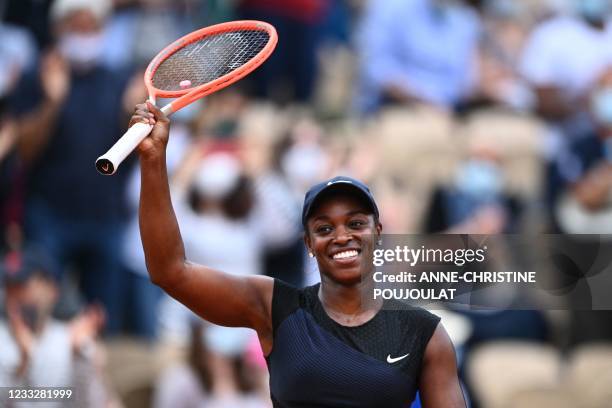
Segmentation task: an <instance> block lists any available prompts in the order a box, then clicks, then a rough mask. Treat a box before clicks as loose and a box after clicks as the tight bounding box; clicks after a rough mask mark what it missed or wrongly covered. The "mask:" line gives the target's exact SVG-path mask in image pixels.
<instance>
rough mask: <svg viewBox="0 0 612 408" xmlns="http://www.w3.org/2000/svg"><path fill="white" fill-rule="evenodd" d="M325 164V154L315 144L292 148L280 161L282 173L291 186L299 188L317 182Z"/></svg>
mask: <svg viewBox="0 0 612 408" xmlns="http://www.w3.org/2000/svg"><path fill="white" fill-rule="evenodd" d="M326 164H327V157H326V155H325V152H324V151H323V149H321V148H320V147H319V146H318V145H315V144H312V145H295V146H292V147H290V148H289V150H287V152H286V153H285V155H284V156H283V158H282V159H281V168H282V170H283V172H284V173H285V174H286V175H287V178H288V179H289V181H290V182H291V183H292V184H295V185H299V186H303V185H308V184H312V182H313V180H317V178H318V177H319V176H320V174H321V169H323V168H325V166H326Z"/></svg>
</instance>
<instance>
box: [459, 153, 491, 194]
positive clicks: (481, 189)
mask: <svg viewBox="0 0 612 408" xmlns="http://www.w3.org/2000/svg"><path fill="white" fill-rule="evenodd" d="M502 183H503V177H502V174H501V170H500V169H499V167H498V166H497V164H495V163H494V162H491V161H489V160H481V159H472V160H469V161H467V162H466V163H465V164H463V165H462V166H461V167H460V169H459V172H458V174H457V178H456V186H457V189H458V190H459V191H461V192H462V193H465V194H468V195H471V196H473V197H478V198H480V199H483V200H489V199H492V198H494V197H496V196H497V195H498V194H499V193H500V192H501V190H502Z"/></svg>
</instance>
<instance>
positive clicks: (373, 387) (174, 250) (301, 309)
mask: <svg viewBox="0 0 612 408" xmlns="http://www.w3.org/2000/svg"><path fill="white" fill-rule="evenodd" d="M138 122H144V123H149V124H151V125H154V127H153V131H152V133H151V135H150V137H148V138H146V139H145V140H144V141H143V142H142V143H141V144H140V145H139V146H138V152H139V155H140V165H141V170H142V187H141V193H140V215H139V216H140V231H141V235H142V242H143V246H144V250H145V255H146V261H147V268H148V270H149V274H150V276H151V280H152V281H153V282H154V283H156V284H157V285H159V286H161V287H162V288H163V289H164V290H165V291H166V292H168V293H169V294H170V295H171V296H173V297H174V298H176V299H177V300H179V301H180V302H182V303H183V304H184V305H186V306H187V307H189V308H190V309H191V310H193V311H194V312H195V313H197V314H198V315H200V316H201V317H203V318H204V319H206V320H208V321H210V322H213V323H215V324H219V325H224V326H236V327H250V328H253V329H254V330H256V331H257V334H258V336H259V340H260V342H261V346H262V349H263V352H264V354H265V355H266V359H267V362H268V368H269V371H270V390H271V394H272V400H273V402H274V406H275V407H309V408H312V407H386V408H389V407H409V406H410V403H411V402H412V401H413V399H414V398H415V394H416V391H417V390H418V391H419V392H420V397H421V401H422V404H423V406H425V407H433V408H451V407H453V408H454V407H465V402H464V399H463V394H462V392H461V388H460V386H459V381H458V378H457V367H456V363H455V353H454V350H453V347H452V344H451V342H450V340H449V338H448V335H447V334H446V332H445V330H444V328H443V327H442V326H441V325H440V324H439V318H437V317H436V316H434V315H433V314H431V313H429V312H427V311H425V310H422V309H417V308H414V309H409V310H388V309H387V308H383V307H382V306H383V305H382V304H381V303H378V302H374V301H372V302H366V301H363V299H364V297H362V293H363V292H362V291H363V290H364V289H366V288H365V287H364V285H367V284H368V283H367V282H369V281H371V279H367V278H369V276H366V275H368V274H371V273H372V272H373V266H372V262H371V260H372V258H371V255H372V251H373V248H374V246H375V244H376V242H375V240H376V237H377V236H380V234H381V232H382V226H381V224H380V223H379V221H378V209H377V207H376V203H375V202H374V199H373V197H372V195H371V194H370V191H369V189H368V188H367V187H366V186H365V185H363V184H362V183H360V182H359V181H357V180H353V179H348V178H335V179H332V180H330V181H329V182H327V183H322V184H319V185H316V186H314V187H313V188H312V189H311V190H310V191H309V192H308V193H307V194H306V198H305V200H304V209H303V214H302V222H303V224H304V233H305V234H304V237H305V243H306V245H307V247H308V250H309V252H310V253H311V254H312V256H315V257H316V259H317V263H318V265H319V270H320V271H321V284H319V285H315V286H311V287H307V288H305V289H297V288H293V287H291V286H289V285H287V284H285V283H283V282H282V281H279V280H274V279H271V278H267V277H263V276H235V275H229V274H226V273H223V272H220V271H216V270H212V269H210V268H207V267H205V266H201V265H196V264H193V263H190V262H188V261H187V260H186V259H185V251H184V248H183V242H182V240H181V235H180V231H179V227H178V224H177V221H176V217H175V215H174V212H173V209H172V204H171V201H170V191H169V186H168V178H167V174H166V158H165V153H166V144H167V141H168V131H169V121H168V119H167V118H166V117H165V116H164V114H163V113H162V112H161V111H160V110H158V109H157V108H156V107H155V106H153V105H151V104H149V103H147V104H146V105H145V104H143V105H138V106H137V107H136V112H135V114H134V116H133V117H132V121H131V123H130V125H132V124H134V123H138ZM202 234H206V231H202Z"/></svg>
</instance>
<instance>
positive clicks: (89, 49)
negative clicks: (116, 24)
mask: <svg viewBox="0 0 612 408" xmlns="http://www.w3.org/2000/svg"><path fill="white" fill-rule="evenodd" d="M103 48H104V36H103V34H102V33H101V32H99V33H92V34H75V33H70V34H64V35H62V37H61V38H60V41H59V49H60V52H61V53H62V55H63V56H64V57H65V58H66V59H67V60H68V61H69V62H70V63H71V64H73V65H74V66H76V67H80V68H89V67H92V66H94V65H96V63H97V62H98V61H99V60H100V58H101V57H102V51H103Z"/></svg>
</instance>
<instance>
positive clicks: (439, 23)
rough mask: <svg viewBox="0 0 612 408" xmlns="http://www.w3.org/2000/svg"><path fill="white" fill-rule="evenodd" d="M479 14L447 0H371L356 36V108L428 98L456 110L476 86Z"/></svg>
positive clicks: (405, 102) (406, 102)
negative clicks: (358, 54) (359, 67)
mask: <svg viewBox="0 0 612 408" xmlns="http://www.w3.org/2000/svg"><path fill="white" fill-rule="evenodd" d="M479 30H480V27H479V21H478V16H477V15H476V14H475V13H474V12H473V11H472V10H471V9H469V8H467V7H466V6H464V5H462V4H460V3H459V2H453V1H447V0H414V1H403V0H390V1H384V2H380V1H370V2H369V3H368V6H367V8H366V10H365V15H364V18H363V22H362V26H361V30H360V32H359V37H358V47H359V48H358V50H359V53H360V60H361V62H360V63H361V79H360V83H359V95H358V100H357V107H358V108H359V109H360V110H361V111H362V112H369V111H373V110H376V109H377V108H379V107H380V106H381V105H382V104H385V103H400V104H410V103H426V104H430V105H435V106H439V107H442V108H446V109H453V108H454V107H455V106H457V105H458V104H460V103H461V102H463V101H465V100H466V99H467V98H469V96H470V94H471V92H472V89H473V87H474V85H475V79H476V77H477V74H476V72H475V65H476V52H477V46H478V36H479Z"/></svg>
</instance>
